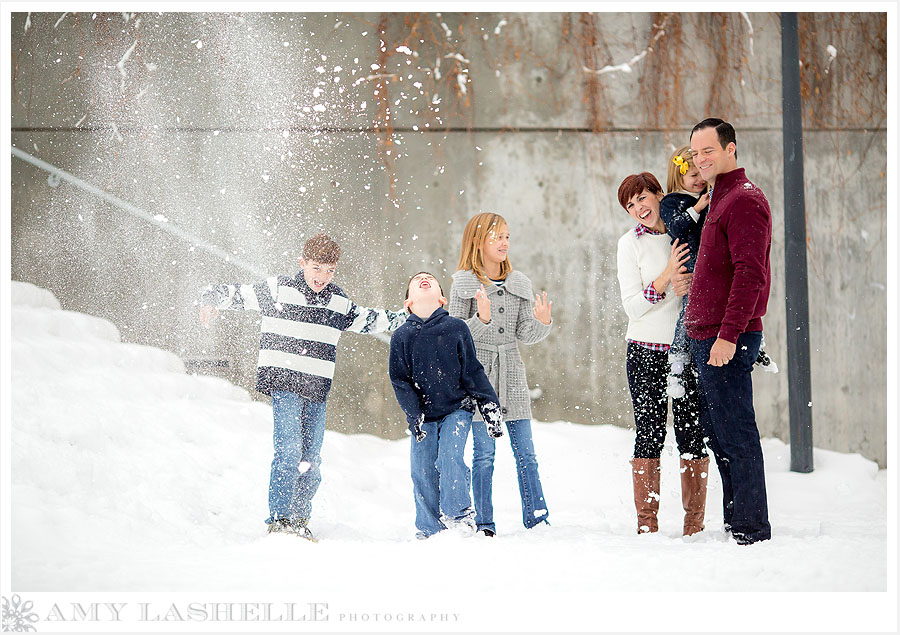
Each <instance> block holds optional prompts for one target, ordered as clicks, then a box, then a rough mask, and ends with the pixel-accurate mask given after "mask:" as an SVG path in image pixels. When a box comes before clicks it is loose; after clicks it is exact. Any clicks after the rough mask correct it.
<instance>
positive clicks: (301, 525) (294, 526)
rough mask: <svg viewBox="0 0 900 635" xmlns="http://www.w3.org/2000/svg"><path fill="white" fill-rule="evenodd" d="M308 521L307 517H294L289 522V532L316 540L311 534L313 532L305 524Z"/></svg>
mask: <svg viewBox="0 0 900 635" xmlns="http://www.w3.org/2000/svg"><path fill="white" fill-rule="evenodd" d="M308 523H309V518H296V519H294V520H292V521H291V522H290V523H289V527H290V529H288V530H287V531H289V532H290V533H292V534H294V535H296V536H300V537H301V538H306V539H307V540H311V541H312V542H318V540H316V537H315V536H313V532H312V531H310V529H309V527H307V524H308Z"/></svg>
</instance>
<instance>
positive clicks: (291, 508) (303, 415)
mask: <svg viewBox="0 0 900 635" xmlns="http://www.w3.org/2000/svg"><path fill="white" fill-rule="evenodd" d="M272 415H273V419H274V422H275V432H274V435H273V441H274V445H275V458H273V459H272V473H271V476H270V478H269V518H268V519H267V520H266V522H267V523H271V522H273V521H274V520H276V519H279V518H286V519H288V520H297V519H299V518H304V519H309V517H310V515H311V514H312V499H313V496H315V495H316V490H318V489H319V484H320V483H321V482H322V473H321V471H320V469H319V466H320V465H321V463H322V457H321V452H322V441H323V439H324V437H325V402H324V401H309V400H308V399H304V398H303V397H301V396H300V395H298V394H297V393H294V392H284V391H272ZM301 464H302V465H301ZM307 464H308V468H307Z"/></svg>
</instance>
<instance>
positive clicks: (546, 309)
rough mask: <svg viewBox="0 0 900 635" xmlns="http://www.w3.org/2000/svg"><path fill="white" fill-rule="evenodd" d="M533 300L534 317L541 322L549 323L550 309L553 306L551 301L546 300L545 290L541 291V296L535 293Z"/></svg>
mask: <svg viewBox="0 0 900 635" xmlns="http://www.w3.org/2000/svg"><path fill="white" fill-rule="evenodd" d="M534 297H535V301H534V317H536V318H537V320H538V322H540V323H541V324H550V310H551V309H552V308H553V301H552V300H551V301H550V302H547V292H546V291H544V292H543V297H541V296H540V295H536V296H534Z"/></svg>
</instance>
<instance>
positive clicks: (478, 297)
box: [475, 285, 491, 324]
mask: <svg viewBox="0 0 900 635" xmlns="http://www.w3.org/2000/svg"><path fill="white" fill-rule="evenodd" d="M475 302H476V303H477V304H478V319H479V320H481V321H482V322H484V323H485V324H487V323H488V322H490V321H491V301H490V300H488V297H487V291H485V290H484V285H481V288H480V289H479V290H478V291H476V292H475Z"/></svg>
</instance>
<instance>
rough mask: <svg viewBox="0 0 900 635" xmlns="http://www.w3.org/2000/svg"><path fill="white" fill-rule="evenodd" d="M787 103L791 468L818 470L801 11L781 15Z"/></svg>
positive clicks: (783, 87) (783, 99)
mask: <svg viewBox="0 0 900 635" xmlns="http://www.w3.org/2000/svg"><path fill="white" fill-rule="evenodd" d="M781 75H782V80H781V91H782V92H781V104H782V116H783V120H782V121H783V133H782V134H783V137H784V274H785V275H784V281H785V282H784V285H785V310H786V313H787V366H788V412H789V415H790V425H791V471H793V472H812V471H813V443H812V386H811V384H810V358H809V291H808V286H807V277H806V204H805V201H804V197H803V114H802V106H803V103H802V100H801V97H800V38H799V33H798V29H797V14H796V13H782V14H781Z"/></svg>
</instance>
